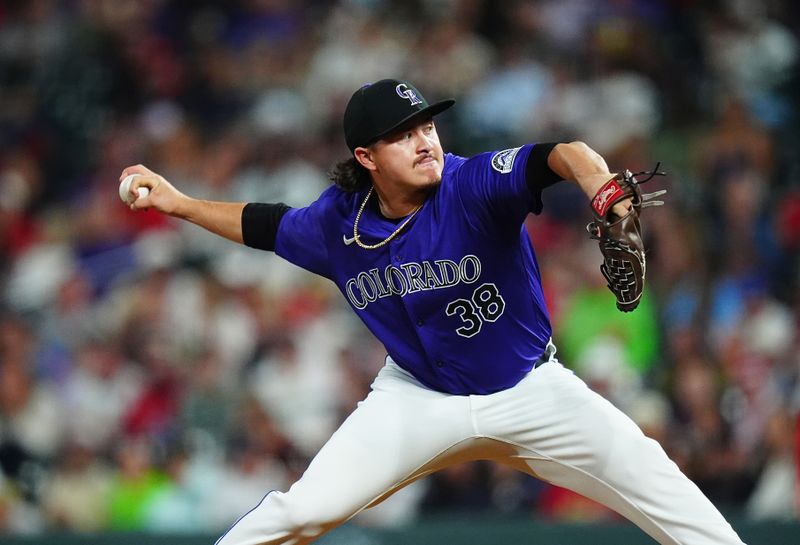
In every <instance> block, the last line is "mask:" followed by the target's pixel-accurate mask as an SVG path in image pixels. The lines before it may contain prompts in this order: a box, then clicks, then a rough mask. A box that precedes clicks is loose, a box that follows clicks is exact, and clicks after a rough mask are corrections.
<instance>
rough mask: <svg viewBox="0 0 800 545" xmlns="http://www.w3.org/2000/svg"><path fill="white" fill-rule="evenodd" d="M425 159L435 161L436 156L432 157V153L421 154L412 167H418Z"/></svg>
mask: <svg viewBox="0 0 800 545" xmlns="http://www.w3.org/2000/svg"><path fill="white" fill-rule="evenodd" d="M426 159H433V160H436V156H434V155H433V154H432V153H423V154H422V155H420V156H419V157H417V159H416V160H415V161H414V165H418V164H420V163H421V162H422V161H424V160H426Z"/></svg>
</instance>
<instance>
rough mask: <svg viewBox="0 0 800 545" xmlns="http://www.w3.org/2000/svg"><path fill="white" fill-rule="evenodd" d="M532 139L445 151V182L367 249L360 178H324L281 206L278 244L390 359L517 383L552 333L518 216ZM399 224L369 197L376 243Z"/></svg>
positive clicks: (434, 379)
mask: <svg viewBox="0 0 800 545" xmlns="http://www.w3.org/2000/svg"><path fill="white" fill-rule="evenodd" d="M532 148H533V145H526V146H522V147H520V148H514V149H509V150H504V151H499V152H487V153H482V154H479V155H476V156H474V157H472V158H464V157H459V156H456V155H453V154H450V153H448V154H446V155H445V159H444V169H443V172H442V181H441V183H440V184H439V185H438V186H437V187H436V188H435V189H434V190H433V191H432V192H431V193H430V194H429V196H428V199H427V200H426V201H425V204H424V205H423V206H422V208H421V209H420V210H419V212H417V214H416V215H415V216H414V218H413V219H412V220H411V221H410V222H409V224H408V225H406V226H405V227H404V228H403V230H402V231H401V232H400V234H399V235H398V236H397V237H396V238H395V239H393V240H392V241H391V242H389V243H388V244H386V245H385V246H382V247H380V248H377V249H373V250H365V249H363V248H361V247H359V246H358V245H357V244H355V243H354V242H353V239H352V236H353V221H354V220H355V217H356V214H357V212H358V209H359V207H360V206H361V203H362V202H363V200H364V197H365V196H366V193H367V189H364V190H362V191H358V192H355V193H345V192H343V191H342V190H340V189H339V188H338V187H336V186H332V187H330V188H328V189H327V190H325V191H324V192H323V193H322V195H320V197H319V199H317V200H316V201H315V202H314V203H312V204H311V205H309V206H307V207H305V208H296V209H291V210H289V211H288V212H287V213H286V214H285V215H284V217H283V218H282V220H281V222H280V225H279V227H278V233H277V238H276V245H275V252H276V253H277V254H278V255H280V256H282V257H283V258H285V259H287V260H288V261H290V262H292V263H294V264H296V265H298V266H300V267H302V268H304V269H307V270H309V271H311V272H314V273H317V274H319V275H322V276H324V277H326V278H329V279H331V280H332V281H333V282H334V283H335V284H336V285H337V286H338V287H339V289H340V290H341V291H342V293H343V294H344V296H345V297H346V298H347V300H348V302H349V303H350V305H351V306H352V307H353V309H354V310H355V312H356V314H358V316H359V317H360V318H361V319H362V320H363V321H364V323H365V324H366V325H367V327H368V328H369V330H370V331H371V332H372V333H373V334H374V335H375V336H376V337H377V338H378V339H379V340H380V341H381V342H382V343H383V345H384V346H385V347H386V350H387V352H388V353H389V355H390V356H391V357H392V359H393V360H394V361H395V362H396V363H397V364H398V365H399V366H401V367H402V368H403V369H405V370H407V371H408V372H409V373H411V374H413V375H414V376H415V377H416V378H417V379H418V380H419V381H420V382H421V383H423V384H425V385H426V386H428V387H430V388H432V389H434V390H438V391H442V392H448V393H451V394H458V395H467V394H489V393H492V392H497V391H499V390H503V389H506V388H509V387H511V386H514V385H515V384H516V383H517V382H519V381H520V380H521V379H522V378H523V377H524V376H525V375H526V374H527V373H528V372H529V371H530V370H531V369H532V368H533V366H534V365H535V362H536V360H537V359H538V358H539V357H540V356H541V355H542V354H543V353H544V350H545V347H546V345H547V343H548V341H549V339H550V335H551V332H552V329H551V326H550V319H549V316H548V313H547V309H546V307H545V301H544V294H543V292H542V283H541V278H540V275H539V267H538V264H537V262H536V257H535V255H534V252H533V248H532V246H531V243H530V240H529V239H528V236H527V233H526V231H525V228H524V226H523V222H524V220H525V217H526V216H527V214H528V212H529V211H530V210H531V209H532V206H533V204H532V203H533V197H532V196H531V194H530V191H529V189H528V184H527V181H526V177H525V163H526V161H527V159H528V155H529V154H530V151H531V149H532ZM375 199H376V198H375V197H373V198H372V199H370V200H371V204H373V205H374V204H375ZM401 221H402V220H401ZM398 225H399V222H398V221H396V220H389V219H386V218H385V217H383V216H382V215H381V214H380V212H379V211H378V209H377V206H369V205H368V206H367V207H366V208H365V209H364V212H363V214H362V216H361V219H360V221H359V225H358V233H359V236H360V237H361V240H362V241H363V242H364V243H366V244H374V243H377V242H379V241H382V240H384V239H386V238H387V237H388V236H389V235H391V234H392V233H393V232H394V231H395V230H396V229H397V227H398Z"/></svg>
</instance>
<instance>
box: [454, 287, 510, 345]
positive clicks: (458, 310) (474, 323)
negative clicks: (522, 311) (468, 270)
mask: <svg viewBox="0 0 800 545" xmlns="http://www.w3.org/2000/svg"><path fill="white" fill-rule="evenodd" d="M505 309H506V302H505V300H503V297H502V296H501V295H500V293H499V292H498V291H497V286H495V285H494V284H491V283H486V284H482V285H480V286H478V287H477V288H475V291H473V292H472V297H470V298H469V299H456V300H455V301H451V302H450V304H448V305H447V308H445V313H446V314H447V315H448V316H454V315H456V314H458V317H459V318H461V321H462V322H464V325H463V326H461V327H459V328H457V329H456V333H458V334H459V335H461V336H462V337H473V336H475V335H477V334H478V333H479V332H480V330H481V327H483V323H484V322H495V321H497V319H498V318H499V317H500V316H501V315H502V314H503V311H504V310H505Z"/></svg>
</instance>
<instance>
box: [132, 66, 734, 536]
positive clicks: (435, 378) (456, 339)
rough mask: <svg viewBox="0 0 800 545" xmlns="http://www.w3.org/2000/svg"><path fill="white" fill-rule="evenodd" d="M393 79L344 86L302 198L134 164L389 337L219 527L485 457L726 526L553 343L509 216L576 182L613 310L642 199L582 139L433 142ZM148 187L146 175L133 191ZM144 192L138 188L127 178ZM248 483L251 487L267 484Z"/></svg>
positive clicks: (172, 211) (396, 485)
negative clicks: (222, 191)
mask: <svg viewBox="0 0 800 545" xmlns="http://www.w3.org/2000/svg"><path fill="white" fill-rule="evenodd" d="M453 103H454V101H453V100H444V101H441V102H436V103H434V104H429V103H428V102H427V101H426V100H425V98H424V97H423V95H422V94H421V93H420V92H419V90H418V89H416V88H415V87H414V86H413V85H412V84H411V83H409V82H407V81H402V80H394V79H385V80H381V81H378V82H375V83H373V84H371V85H366V86H364V87H362V88H360V89H358V90H357V91H356V92H355V93H354V94H353V96H352V98H351V99H350V101H349V103H348V105H347V108H346V111H345V114H344V136H345V141H346V143H347V146H348V147H349V149H350V152H351V156H350V157H348V159H346V160H345V161H342V162H341V163H339V164H338V165H337V166H336V167H335V169H334V170H333V178H334V182H335V183H334V185H332V186H331V187H329V188H328V189H327V190H326V191H324V192H323V193H322V194H321V195H320V197H319V198H318V199H317V200H316V201H315V202H313V203H311V204H310V205H308V206H306V207H303V208H290V207H288V206H286V205H283V204H261V203H250V204H243V203H221V202H208V201H201V200H196V199H192V198H190V197H188V196H186V195H184V194H183V193H181V192H180V191H178V190H177V189H176V188H175V187H174V186H172V185H171V184H170V183H169V182H168V181H167V180H165V179H164V178H163V177H161V176H159V175H158V174H156V173H155V172H152V171H151V170H149V169H147V168H146V167H144V166H142V165H137V166H131V167H128V168H126V169H125V170H124V171H123V172H122V175H121V176H120V179H124V178H127V177H128V176H129V175H135V178H134V179H133V181H132V183H130V186H129V188H128V192H129V195H127V197H129V198H130V200H131V204H130V206H131V208H133V209H134V210H140V209H145V208H155V209H156V210H159V211H160V212H162V213H164V214H169V215H171V216H175V217H179V218H183V219H186V220H188V221H190V222H193V223H196V224H197V225H200V226H201V227H203V228H205V229H207V230H209V231H211V232H213V233H216V234H218V235H221V236H223V237H226V238H228V239H230V240H233V241H235V242H239V243H244V244H246V245H248V246H250V247H253V248H258V249H262V250H270V251H274V252H276V253H277V254H278V255H280V256H282V257H284V258H285V259H287V260H288V261H290V262H292V263H295V264H296V265H298V266H300V267H302V268H304V269H307V270H309V271H312V272H314V273H316V274H319V275H321V276H324V277H326V278H328V279H330V280H332V281H333V282H334V283H335V284H336V286H338V288H339V289H340V290H341V292H342V294H343V296H344V297H345V299H346V300H347V301H348V303H349V304H350V306H351V307H352V308H353V311H354V312H355V313H356V314H358V316H359V317H360V318H361V319H362V320H363V322H364V323H365V324H366V325H367V327H368V328H369V329H370V331H372V333H373V334H374V335H375V336H376V337H377V338H378V339H379V340H380V341H381V342H382V343H383V344H384V346H385V347H386V351H387V353H388V355H387V356H386V361H385V364H384V365H383V367H382V368H381V370H380V372H379V373H378V375H377V377H376V378H375V380H374V382H373V384H372V387H371V390H370V392H369V394H368V395H367V397H366V398H365V399H364V400H363V401H362V402H361V403H360V404H359V405H358V408H357V409H356V410H355V411H354V412H353V413H352V414H351V415H350V416H349V417H348V418H347V419H346V420H345V422H344V423H343V424H342V425H341V427H340V428H339V429H338V430H337V431H336V432H335V433H334V434H333V436H332V437H331V438H330V440H329V441H328V442H327V443H326V444H325V445H324V446H323V447H322V449H321V450H320V452H319V453H318V454H317V455H316V456H315V458H314V459H313V460H312V462H311V463H310V465H309V467H308V468H307V470H306V471H305V473H304V474H303V476H302V477H301V478H300V479H299V480H298V481H297V482H296V483H294V484H293V485H292V486H291V488H290V489H289V490H288V491H285V492H280V491H272V492H268V493H266V495H265V496H264V498H263V499H262V500H261V502H259V504H258V505H255V506H253V508H252V510H251V511H249V512H248V513H245V514H243V516H242V517H241V518H240V519H239V520H238V521H236V522H235V523H234V524H233V525H232V526H231V528H230V529H229V530H228V531H227V532H226V533H225V534H224V535H223V536H222V537H220V539H219V540H218V541H217V544H218V545H258V544H262V545H264V544H269V545H276V544H288V545H301V544H306V543H311V542H312V541H314V540H315V539H316V538H318V537H319V536H320V535H322V534H323V533H325V532H327V531H329V530H331V529H332V528H335V527H336V526H338V525H340V524H342V523H344V522H345V521H347V520H349V519H350V518H351V517H353V516H354V515H356V514H357V513H358V512H360V511H361V510H363V509H366V508H369V507H370V506H373V505H375V504H377V503H379V502H381V501H382V500H383V499H385V498H387V497H388V496H390V495H391V494H392V493H393V492H395V491H397V490H399V489H400V488H402V487H403V486H405V485H407V484H409V483H411V482H413V481H414V480H416V479H419V478H421V477H424V476H425V475H428V474H430V473H432V472H434V471H437V470H438V469H441V468H443V467H446V466H447V465H449V464H453V463H459V462H464V461H469V460H479V459H480V460H493V461H495V462H497V463H500V464H506V465H508V466H511V467H513V468H515V469H517V470H519V471H523V472H525V473H527V474H529V475H532V476H535V477H537V478H539V479H543V480H545V481H547V482H550V483H553V484H555V485H558V486H562V487H565V488H568V489H571V490H573V491H575V492H578V493H580V494H582V495H584V496H586V497H589V498H591V499H593V500H596V501H598V502H600V503H602V504H604V505H607V506H608V507H610V508H612V509H614V510H616V511H617V512H619V513H620V514H622V515H623V516H625V517H627V518H628V519H630V520H631V521H633V522H634V523H635V524H637V525H638V526H639V527H640V528H641V529H642V530H644V531H645V532H647V534H649V535H650V536H652V537H653V539H655V540H656V541H658V542H659V543H661V544H663V545H722V544H728V545H734V544H741V543H742V542H741V540H740V539H739V537H738V536H737V535H736V533H735V532H734V530H733V529H732V528H731V526H730V525H729V524H728V522H726V520H725V519H724V518H723V517H722V515H721V514H720V513H719V512H718V510H717V509H716V508H715V507H714V506H713V505H712V504H711V502H710V501H709V500H708V499H707V498H706V497H705V496H704V495H703V494H702V493H701V491H700V490H699V489H698V488H697V487H696V486H695V485H694V484H693V483H692V482H691V481H690V480H689V479H688V478H687V477H686V476H684V475H683V474H682V473H681V472H680V470H679V469H678V467H677V466H676V465H675V464H674V463H673V462H672V461H671V460H669V458H668V457H667V456H666V454H665V453H664V450H663V449H662V448H661V446H660V445H659V444H658V443H657V442H655V441H653V440H651V439H649V438H647V437H646V436H645V435H644V434H643V433H642V432H641V431H640V430H639V428H638V427H637V426H636V425H635V424H634V423H633V422H632V421H631V420H630V419H629V418H628V417H627V416H625V415H624V414H623V413H622V412H620V411H619V410H618V409H616V408H615V407H614V406H613V405H612V404H611V403H609V402H608V401H606V400H605V399H604V398H602V397H601V396H599V395H598V394H596V393H595V392H593V391H592V390H590V389H589V388H588V387H587V386H586V385H585V384H584V382H582V381H581V379H579V378H578V377H577V376H575V375H574V374H573V373H572V372H570V371H569V370H568V369H566V368H565V367H563V366H562V364H561V363H559V361H558V360H557V358H556V347H555V346H554V344H553V342H552V340H551V333H552V329H551V325H550V320H549V317H548V312H547V307H546V304H545V300H544V295H543V293H542V283H541V278H540V275H539V268H538V265H537V262H536V255H535V252H534V248H533V247H532V246H531V242H530V240H529V237H528V236H527V234H526V231H525V229H524V228H523V222H524V220H525V218H526V216H527V215H528V214H529V213H530V212H534V213H538V212H540V211H541V209H542V200H541V194H542V190H543V189H545V188H546V187H547V186H549V185H551V184H553V183H555V182H557V181H559V180H569V181H573V182H575V183H577V184H578V185H579V186H580V187H581V189H582V190H583V191H584V192H585V193H586V195H587V197H588V198H589V199H590V202H591V208H592V210H593V221H592V222H591V223H590V224H589V226H588V229H589V232H590V236H592V237H594V238H596V239H597V240H598V241H599V245H600V249H601V252H602V256H603V263H602V265H601V271H602V274H603V275H604V276H605V278H606V279H607V281H608V285H609V288H610V289H611V291H612V292H613V293H614V296H615V297H616V300H617V306H618V308H619V309H620V310H622V311H630V310H633V309H634V308H635V307H636V305H637V304H638V302H639V298H640V297H641V294H642V290H643V288H644V280H645V256H644V248H643V245H642V237H641V226H640V212H641V210H642V209H643V208H644V207H646V206H649V205H654V204H658V201H654V200H653V197H655V196H656V195H657V193H655V194H650V195H643V194H642V193H641V191H640V189H639V182H638V181H637V179H636V176H635V175H633V174H631V173H630V172H627V171H624V172H621V173H619V174H614V173H611V172H609V169H608V166H607V165H606V163H605V161H604V159H603V158H602V157H600V156H599V155H598V154H597V153H595V152H594V151H593V150H592V149H590V148H589V147H588V146H587V145H585V144H583V143H581V142H572V143H538V144H526V145H522V146H519V147H515V148H510V149H506V150H502V151H493V152H487V153H481V154H478V155H476V156H474V157H469V158H467V157H459V156H456V155H453V154H450V153H444V152H443V150H442V146H441V144H440V142H439V137H438V136H437V133H436V126H435V124H434V120H433V118H434V116H435V115H436V114H438V113H440V112H442V111H444V110H445V109H447V108H449V107H451V106H452V105H453ZM140 188H147V189H148V190H149V193H147V192H142V193H141V194H140V193H139V189H140ZM140 195H143V196H140ZM265 492H266V491H265Z"/></svg>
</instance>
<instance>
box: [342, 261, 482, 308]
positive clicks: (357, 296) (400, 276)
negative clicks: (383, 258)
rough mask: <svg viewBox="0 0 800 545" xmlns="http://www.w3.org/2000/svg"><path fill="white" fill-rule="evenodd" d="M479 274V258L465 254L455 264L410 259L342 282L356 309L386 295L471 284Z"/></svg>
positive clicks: (359, 274) (361, 273)
mask: <svg viewBox="0 0 800 545" xmlns="http://www.w3.org/2000/svg"><path fill="white" fill-rule="evenodd" d="M480 276H481V261H480V259H478V258H477V256H474V255H471V254H470V255H465V256H464V257H462V258H461V261H459V262H458V263H456V262H455V261H452V260H450V259H437V260H435V261H432V262H431V261H423V262H422V263H416V262H414V261H410V262H408V263H402V264H401V265H399V266H396V265H389V266H388V267H386V268H385V269H384V270H383V271H381V270H380V269H378V268H374V269H370V270H369V271H366V272H363V271H362V272H360V273H358V274H357V275H356V277H355V278H351V279H349V280H348V281H347V282H346V283H345V290H344V291H345V295H347V299H348V300H349V301H350V303H351V304H352V305H353V306H354V307H356V308H357V309H363V308H366V306H367V305H368V304H370V303H373V302H375V301H377V300H378V299H381V298H383V297H388V296H390V295H399V296H400V297H403V296H404V295H406V294H408V293H416V292H418V291H427V290H436V289H440V288H449V287H452V286H455V285H456V284H460V283H462V282H463V283H464V284H472V283H473V282H476V281H477V280H478V278H479V277H480Z"/></svg>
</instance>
